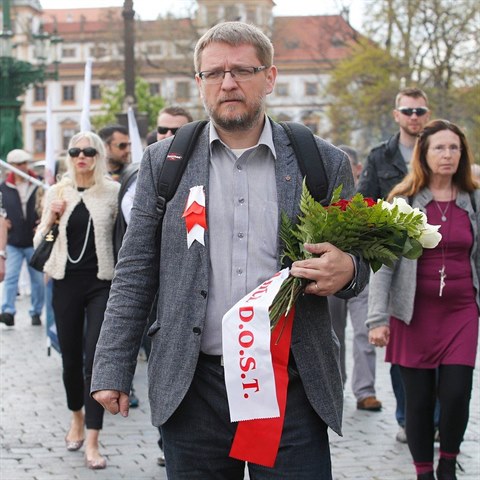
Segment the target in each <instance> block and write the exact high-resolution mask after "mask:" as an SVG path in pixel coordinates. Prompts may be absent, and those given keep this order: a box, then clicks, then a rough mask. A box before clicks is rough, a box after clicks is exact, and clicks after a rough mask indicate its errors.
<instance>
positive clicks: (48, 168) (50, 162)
mask: <svg viewBox="0 0 480 480" xmlns="http://www.w3.org/2000/svg"><path fill="white" fill-rule="evenodd" d="M53 138H54V134H53V115H52V100H51V96H50V95H49V96H48V97H47V127H46V129H45V172H44V176H45V183H47V184H48V185H53V184H54V183H55V145H54V141H53Z"/></svg>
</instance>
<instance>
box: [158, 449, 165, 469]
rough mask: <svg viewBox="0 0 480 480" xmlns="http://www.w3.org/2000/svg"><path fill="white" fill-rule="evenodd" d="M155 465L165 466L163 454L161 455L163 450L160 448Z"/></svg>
mask: <svg viewBox="0 0 480 480" xmlns="http://www.w3.org/2000/svg"><path fill="white" fill-rule="evenodd" d="M157 465H158V466H160V467H164V466H165V455H163V452H162V451H161V450H160V455H159V457H158V458H157Z"/></svg>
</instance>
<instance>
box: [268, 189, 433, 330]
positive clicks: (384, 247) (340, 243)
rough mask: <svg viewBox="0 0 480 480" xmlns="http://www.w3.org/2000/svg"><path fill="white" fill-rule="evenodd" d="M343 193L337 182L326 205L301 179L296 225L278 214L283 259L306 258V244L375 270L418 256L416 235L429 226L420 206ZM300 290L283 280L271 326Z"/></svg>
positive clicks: (291, 279)
mask: <svg viewBox="0 0 480 480" xmlns="http://www.w3.org/2000/svg"><path fill="white" fill-rule="evenodd" d="M341 191H342V186H341V185H340V186H339V187H337V189H336V190H335V192H334V193H333V196H332V201H331V203H330V205H329V206H327V207H324V206H323V205H321V204H320V203H319V202H316V201H315V200H314V199H313V197H312V196H311V194H310V192H309V191H308V189H307V186H306V183H305V181H304V182H303V190H302V196H301V201H300V211H301V214H300V215H299V218H298V223H297V224H293V223H292V221H291V220H290V219H289V218H288V217H287V215H285V214H282V221H281V227H280V237H281V239H282V241H283V244H284V253H283V258H288V259H290V260H291V261H292V262H294V261H296V260H302V259H306V258H309V257H311V254H310V253H308V252H306V251H305V250H304V248H303V244H304V243H322V242H329V243H331V244H332V245H335V246H336V247H337V248H339V249H340V250H342V251H344V252H347V253H351V254H354V255H360V256H361V257H362V258H364V259H365V260H367V261H368V262H369V263H370V267H371V268H372V270H373V271H374V272H376V271H377V270H378V269H379V268H380V267H381V266H382V265H387V266H389V267H393V266H394V264H395V262H396V260H398V259H399V258H400V257H402V256H404V257H406V258H409V259H415V258H418V257H419V256H420V255H421V254H422V252H423V247H422V244H421V243H420V241H419V239H420V238H421V237H422V236H423V235H424V233H425V231H426V230H428V228H427V227H430V226H428V225H426V218H425V216H424V214H423V213H421V212H420V211H419V210H418V209H416V210H414V209H412V208H411V207H410V206H408V205H407V204H406V202H405V201H403V203H404V204H405V206H402V211H401V210H400V208H399V204H398V203H397V201H395V202H394V203H393V206H390V204H388V203H386V202H385V205H383V203H382V202H380V203H374V202H373V200H370V199H364V197H363V196H362V195H361V194H360V193H357V194H356V195H355V196H354V197H353V198H351V199H350V200H349V201H346V200H340V195H341ZM386 207H389V208H386ZM439 239H440V236H439V238H438V241H439ZM302 289H303V283H302V282H301V281H300V280H299V279H296V278H294V277H291V276H290V277H288V278H287V280H285V282H284V283H283V285H282V288H281V289H280V291H279V292H278V294H277V296H276V297H275V300H274V302H273V304H272V307H271V310H270V319H271V325H272V328H273V327H275V325H276V324H277V323H278V321H279V319H280V318H281V316H282V315H283V314H285V315H287V314H288V312H289V310H290V309H291V307H292V305H293V304H294V303H295V301H296V299H297V298H298V295H300V293H301V291H302Z"/></svg>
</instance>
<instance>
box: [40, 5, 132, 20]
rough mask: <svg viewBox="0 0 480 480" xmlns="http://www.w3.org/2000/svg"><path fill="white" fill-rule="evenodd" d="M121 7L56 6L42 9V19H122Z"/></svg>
mask: <svg viewBox="0 0 480 480" xmlns="http://www.w3.org/2000/svg"><path fill="white" fill-rule="evenodd" d="M122 10H123V7H106V8H56V9H52V8H49V9H44V10H43V13H42V19H43V21H44V22H45V23H50V22H52V21H53V19H54V18H56V20H57V22H59V23H64V22H65V23H78V22H82V21H83V22H95V21H104V22H106V21H108V19H109V18H114V19H115V20H121V19H122Z"/></svg>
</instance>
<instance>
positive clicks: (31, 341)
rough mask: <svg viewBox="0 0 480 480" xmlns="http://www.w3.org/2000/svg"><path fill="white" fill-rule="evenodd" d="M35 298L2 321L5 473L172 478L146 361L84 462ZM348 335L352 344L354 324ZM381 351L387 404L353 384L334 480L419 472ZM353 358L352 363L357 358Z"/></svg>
mask: <svg viewBox="0 0 480 480" xmlns="http://www.w3.org/2000/svg"><path fill="white" fill-rule="evenodd" d="M0 290H1V287H0ZM28 300H29V299H28V297H25V296H22V297H20V298H19V301H18V305H17V307H18V309H19V311H18V313H17V315H16V318H15V321H16V324H15V326H14V327H6V326H5V325H3V324H0V443H1V444H0V478H1V480H72V479H86V480H89V479H102V480H112V479H128V480H153V479H155V480H164V479H166V474H165V469H164V468H162V467H159V466H157V463H156V460H157V456H158V448H157V444H156V441H157V431H156V429H155V428H153V427H152V426H151V424H150V420H149V407H148V403H147V393H146V364H145V362H144V361H140V362H139V364H138V368H137V373H136V375H135V382H134V383H135V389H136V393H137V394H138V397H139V398H140V406H139V407H138V408H136V409H133V410H131V411H130V416H129V417H128V419H124V418H121V417H119V416H112V415H109V414H106V415H105V425H104V430H103V432H102V434H101V438H100V439H101V445H102V452H103V453H104V454H105V455H106V457H107V459H108V468H107V469H106V470H103V471H90V470H88V469H86V467H85V466H84V459H83V452H82V450H80V451H78V452H67V451H66V450H65V446H64V436H65V433H66V429H67V427H68V425H69V418H70V416H69V412H68V411H67V408H66V402H65V394H64V390H63V385H62V380H61V363H60V357H59V355H58V354H57V352H55V351H52V354H51V356H47V348H46V342H47V341H46V334H45V328H44V327H32V326H31V325H30V318H29V316H28ZM347 342H348V343H347V345H348V346H349V345H351V331H350V329H349V330H347ZM347 355H348V353H347ZM378 357H379V358H378V362H377V390H378V392H377V395H378V398H379V399H381V400H382V402H383V404H384V408H383V410H382V411H381V412H377V413H369V412H363V411H358V410H356V402H355V399H354V398H353V395H352V393H351V390H350V387H349V385H348V384H347V388H346V392H345V395H346V398H345V411H344V436H343V437H338V436H337V435H336V434H335V433H333V432H330V438H331V449H332V460H333V470H334V479H335V480H343V479H349V480H413V479H414V478H415V475H414V470H413V466H412V464H411V459H410V454H409V452H408V448H407V446H406V445H402V444H399V443H398V442H396V441H395V434H396V433H397V427H396V422H395V419H394V398H393V394H392V391H391V386H390V377H389V371H388V365H387V364H385V363H384V362H383V352H381V353H380V354H379V355H378ZM349 360H350V359H349ZM477 363H478V362H477ZM347 366H348V368H349V371H350V370H351V360H350V361H349V362H348V363H347ZM479 384H480V381H479V372H478V368H477V370H476V371H475V380H474V389H473V398H472V403H471V414H470V422H469V426H468V429H467V432H466V435H465V441H464V443H463V445H462V453H461V455H460V456H459V461H460V463H461V464H462V466H463V468H464V469H465V472H464V473H461V472H460V473H459V475H458V478H459V480H474V479H475V480H477V479H479V478H480V390H479ZM199 452H200V447H199ZM436 455H438V447H437V448H436ZM206 480H208V479H206ZM279 480H281V479H279Z"/></svg>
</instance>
